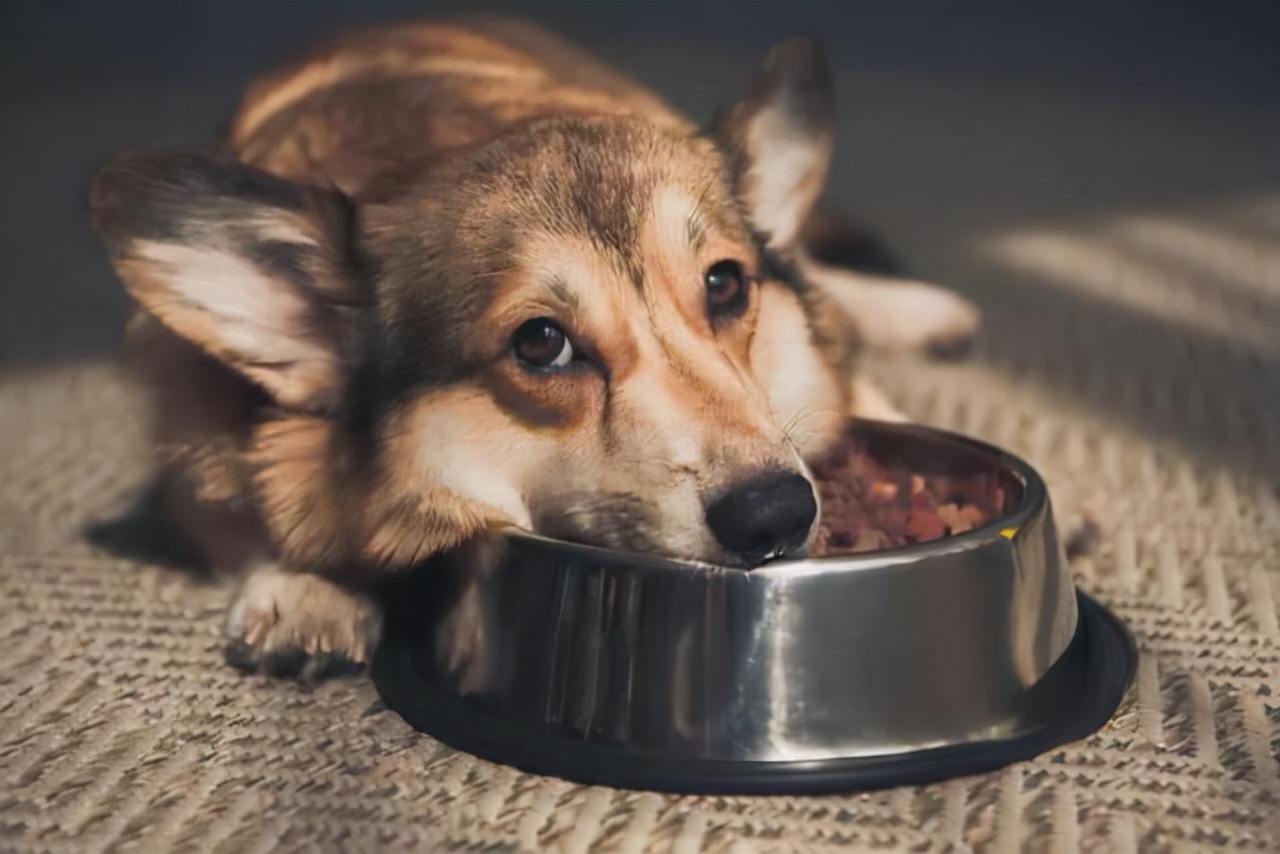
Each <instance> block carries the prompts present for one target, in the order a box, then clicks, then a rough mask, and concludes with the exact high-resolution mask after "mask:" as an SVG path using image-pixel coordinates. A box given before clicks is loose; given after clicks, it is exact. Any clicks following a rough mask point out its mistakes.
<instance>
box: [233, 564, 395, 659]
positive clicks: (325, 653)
mask: <svg viewBox="0 0 1280 854" xmlns="http://www.w3.org/2000/svg"><path fill="white" fill-rule="evenodd" d="M381 631H382V612H381V609H380V608H379V607H378V605H377V603H376V602H374V600H373V599H372V598H370V597H369V596H367V595H365V594H363V593H358V592H355V591H351V590H348V589H346V588H343V587H339V586H338V585H336V584H334V583H333V582H331V581H328V580H327V579H324V578H320V577H319V576H316V575H308V574H306V573H297V572H286V571H284V570H281V569H279V568H276V567H264V568H261V569H258V570H257V571H255V572H254V573H253V574H252V575H250V576H249V578H248V579H247V580H246V581H245V583H244V586H243V587H242V588H241V589H240V593H239V595H238V596H237V597H236V600H235V603H234V604H233V605H232V606H231V612H230V614H229V615H228V618H227V635H228V638H229V639H228V642H227V646H226V659H227V663H229V664H231V665H232V666H233V667H236V668H238V669H240V670H244V671H248V672H251V673H263V674H266V675H269V676H283V677H297V678H300V679H302V680H304V681H316V680H320V679H326V678H329V677H333V676H344V675H354V674H357V673H360V672H361V671H363V670H364V667H365V665H366V664H367V663H368V661H369V657H370V655H371V654H372V652H373V649H374V647H375V646H376V644H377V642H378V637H379V635H380V634H381Z"/></svg>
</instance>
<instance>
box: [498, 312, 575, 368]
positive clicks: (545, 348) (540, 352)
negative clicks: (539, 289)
mask: <svg viewBox="0 0 1280 854" xmlns="http://www.w3.org/2000/svg"><path fill="white" fill-rule="evenodd" d="M511 345H512V347H513V348H514V349H515V351H516V356H517V357H518V358H519V359H520V361H522V362H524V363H525V364H526V365H528V366H529V367H532V368H563V367H564V366H565V365H567V364H569V362H571V361H573V344H571V343H570V342H569V336H568V335H565V334H564V330H563V329H561V328H560V326H559V324H557V323H556V322H555V321H554V320H551V319H549V318H546V317H539V318H537V319H535V320H530V321H527V322H526V323H523V324H521V326H520V328H519V329H517V330H516V334H515V335H514V336H513V337H512V339H511Z"/></svg>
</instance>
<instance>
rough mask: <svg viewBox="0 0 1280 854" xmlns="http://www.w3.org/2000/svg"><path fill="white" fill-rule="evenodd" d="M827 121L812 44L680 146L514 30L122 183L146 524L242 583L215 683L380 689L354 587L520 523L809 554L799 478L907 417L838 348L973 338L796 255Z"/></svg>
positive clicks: (402, 46)
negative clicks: (303, 669)
mask: <svg viewBox="0 0 1280 854" xmlns="http://www.w3.org/2000/svg"><path fill="white" fill-rule="evenodd" d="M833 103H834V98H833V94H832V90H831V79H830V74H829V72H828V69H827V66H826V63H825V60H824V59H823V57H822V54H821V52H820V50H819V49H818V47H817V46H816V45H815V44H813V43H812V42H810V41H807V40H802V39H794V40H790V41H787V42H783V43H782V44H780V45H778V46H777V47H776V48H775V49H774V50H773V51H772V52H771V53H770V54H769V56H768V58H767V59H766V61H765V63H764V66H763V68H762V69H761V71H760V72H759V74H758V76H757V77H756V79H755V80H754V81H753V82H752V83H751V85H750V86H749V87H748V88H747V90H746V93H745V95H744V96H743V97H742V99H741V100H739V101H738V102H737V103H735V104H732V105H730V106H729V107H728V108H727V109H725V110H723V111H722V112H721V113H720V115H719V116H718V117H717V118H716V120H715V121H714V122H713V123H712V124H711V126H710V128H709V129H708V130H700V129H699V127H698V126H697V125H695V124H693V123H691V122H689V121H688V120H686V119H685V118H684V117H682V116H680V115H678V114H676V113H675V112H673V111H672V110H670V109H669V108H668V107H666V106H665V105H664V104H663V103H662V102H661V101H660V100H658V99H657V98H656V97H655V96H653V95H652V94H650V93H649V92H647V91H645V90H644V89H642V88H641V87H639V86H638V85H636V84H635V83H632V82H631V81H629V80H627V79H625V78H624V77H622V76H620V75H618V74H616V73H614V72H613V71H611V70H609V69H608V68H606V67H604V66H603V65H601V64H599V63H598V62H597V61H596V60H594V59H592V58H591V57H589V56H587V55H585V54H584V53H582V52H581V51H579V50H578V49H577V48H574V47H572V46H571V45H568V44H566V43H564V42H562V41H560V40H559V39H557V38H556V37H554V36H552V35H550V34H548V33H545V32H543V31H540V30H538V29H536V28H534V27H532V26H529V25H526V24H522V23H519V22H514V21H509V20H484V21H477V22H471V23H467V24H459V23H418V24H401V25H397V26H392V27H388V28H382V29H375V30H370V31H364V32H358V33H355V34H352V35H350V36H347V37H345V38H341V39H339V40H337V41H335V42H333V43H332V44H329V45H327V46H325V47H323V48H322V49H320V50H318V51H316V52H315V53H313V54H312V55H310V56H308V57H306V58H304V59H303V60H302V61H300V62H297V63H295V64H293V65H290V66H288V67H286V68H283V69H282V70H280V71H278V72H276V73H274V74H271V75H268V76H266V77H265V78H263V79H261V80H259V81H258V82H257V83H255V84H254V85H253V86H252V87H251V89H250V90H249V92H248V95H247V97H246V99H245V101H244V104H243V106H242V108H241V110H240V112H239V114H238V116H237V117H236V119H235V121H234V124H233V128H232V131H231V133H230V138H229V140H227V142H226V145H225V146H224V147H223V148H222V149H220V150H218V151H214V152H207V153H194V152H193V153H173V152H138V151H135V152H127V153H124V154H121V155H120V156H118V157H116V158H115V159H113V160H112V161H111V162H110V163H109V164H108V165H107V166H106V167H105V168H104V169H103V170H102V171H101V172H100V173H99V175H98V176H97V178H96V179H95V181H94V183H93V187H92V189H91V194H90V206H91V210H92V217H93V222H94V225H95V227H96V229H97V230H98V232H99V234H100V235H101V237H102V240H103V241H104V244H105V246H106V248H107V251H108V253H109V254H110V257H111V260H112V262H113V264H114V266H115V269H116V271H117V272H118V274H119V276H120V278H121V279H122V280H123V282H124V284H125V286H126V287H127V289H128V291H129V293H130V294H131V295H132V296H133V297H134V299H135V300H136V301H137V303H138V309H137V311H136V313H135V315H134V317H133V318H132V320H131V321H130V323H129V325H128V329H127V332H126V345H127V353H128V355H129V358H130V361H131V363H132V364H133V365H134V366H135V367H136V369H137V370H138V372H139V373H140V375H141V376H142V377H143V379H144V380H145V381H146V382H147V383H148V385H149V387H150V388H151V390H152V392H153V394H154V399H155V404H156V407H155V431H156V432H155V437H156V443H157V446H158V447H159V448H160V450H161V452H162V459H163V461H164V465H163V466H162V468H161V471H160V477H161V482H162V488H163V489H164V491H165V496H166V501H167V506H168V511H169V513H170V514H171V515H172V516H173V518H174V519H175V520H176V521H177V522H178V523H179V524H180V525H181V526H182V527H183V529H184V530H185V531H186V533H187V534H188V535H189V536H190V537H191V538H192V539H193V541H194V542H195V543H196V544H197V545H198V546H199V547H200V548H201V550H202V558H203V559H204V560H205V561H206V562H207V563H209V564H211V565H213V566H215V567H217V568H219V569H222V570H227V571H239V572H244V573H246V576H245V580H244V582H243V585H242V587H241V588H240V591H239V593H238V594H237V598H236V600H235V602H234V604H233V605H232V607H231V610H230V617H229V621H228V632H229V635H230V638H231V642H232V644H231V648H232V649H233V650H236V656H235V657H236V660H237V662H238V663H239V664H241V665H243V666H246V667H249V668H262V669H267V670H271V669H278V668H279V666H280V661H281V660H284V659H287V660H289V661H295V662H297V661H304V660H306V659H307V657H308V656H310V657H311V660H312V661H318V660H325V661H328V660H337V659H342V660H350V661H354V662H357V663H359V662H363V661H365V660H367V657H368V655H369V653H370V651H371V648H372V645H373V644H374V643H375V642H376V639H377V637H378V631H379V620H380V617H379V609H378V605H377V603H376V602H375V601H374V599H373V598H372V597H371V596H370V595H369V593H368V589H369V585H370V584H372V583H373V582H375V581H377V580H378V579H379V578H384V577H386V575H387V574H388V573H393V572H396V571H397V570H401V569H404V568H406V567H410V566H413V565H416V564H420V563H421V562H423V561H424V560H425V559H427V558H429V557H432V556H434V555H439V554H441V553H444V552H450V551H453V550H459V549H467V548H474V547H476V544H477V543H482V542H484V541H485V539H486V537H487V536H488V535H489V534H491V533H493V532H496V531H500V530H501V529H503V528H505V527H507V526H517V527H520V528H525V529H531V530H534V531H537V532H542V533H545V534H550V535H555V536H560V537H564V538H570V539H576V540H579V541H583V542H587V543H592V544H596V545H601V546H606V547H615V548H623V549H632V550H643V551H652V552H657V553H662V554H668V555H676V556H681V557H686V558H691V559H701V560H705V561H712V562H717V563H721V564H737V565H750V564H752V563H756V562H759V561H760V560H761V559H764V558H766V557H768V556H770V555H773V554H791V553H796V552H797V551H799V550H801V549H803V546H804V543H805V541H806V540H807V538H808V537H809V536H811V534H812V532H813V530H814V529H815V526H816V520H815V511H816V505H815V500H816V499H815V498H814V497H813V492H812V489H811V486H810V481H811V476H810V474H809V470H808V468H807V466H806V461H809V460H812V459H813V458H814V457H815V456H816V455H818V454H821V453H822V452H823V451H824V449H826V448H827V447H828V446H829V445H831V443H832V442H833V441H834V440H835V438H836V437H837V436H838V434H839V433H840V430H841V427H842V425H843V424H844V423H845V421H846V419H847V418H848V417H849V416H851V415H852V416H861V417H869V418H876V419H897V418H900V417H901V416H900V415H899V413H898V412H897V411H896V410H895V409H894V408H893V407H892V406H891V405H890V404H889V403H888V401H887V399H886V398H885V397H884V396H883V395H882V394H880V393H879V392H878V391H877V390H876V389H875V388H873V387H872V386H871V385H869V384H868V383H866V382H865V381H864V380H862V379H861V378H860V377H859V376H858V375H857V373H856V372H855V356H856V354H857V352H858V350H859V348H860V347H861V346H864V345H865V346H872V347H917V346H925V345H931V344H947V343H951V342H955V341H957V340H961V339H966V338H968V337H969V336H971V335H972V334H973V333H974V330H975V328H976V325H977V322H978V319H977V313H976V311H975V310H974V308H973V307H972V306H971V305H970V304H968V303H967V302H966V301H964V300H962V299H961V298H959V297H957V296H955V295H953V294H951V293H949V292H947V291H944V290H941V289H939V288H936V287H933V286H930V285H925V284H921V283H916V282H904V281H897V280H894V281H889V280H881V279H877V278H874V277H871V276H868V275H865V274H861V273H857V272H855V271H853V270H851V269H845V268H838V267H834V266H829V265H826V264H823V263H819V262H818V261H817V260H815V256H814V253H813V252H811V251H810V249H809V247H807V245H806V242H807V240H808V239H809V236H810V235H811V234H813V233H815V230H816V229H818V228H819V227H824V226H826V225H829V220H822V219H819V215H818V214H816V213H815V205H816V203H817V200H818V196H819V194H820V191H821V188H822V186H823V182H824V179H825V176H826V172H827V166H828V161H829V159H830V158H831V154H832V150H833V145H834V140H833V135H832V109H833ZM779 490H781V491H779ZM779 496H783V497H782V498H779ZM717 507H718V508H720V510H719V516H717V515H716V512H717V511H716V510H715V508H717ZM726 508H727V509H726ZM779 514H781V515H779ZM291 669H296V668H291ZM313 669H314V668H313Z"/></svg>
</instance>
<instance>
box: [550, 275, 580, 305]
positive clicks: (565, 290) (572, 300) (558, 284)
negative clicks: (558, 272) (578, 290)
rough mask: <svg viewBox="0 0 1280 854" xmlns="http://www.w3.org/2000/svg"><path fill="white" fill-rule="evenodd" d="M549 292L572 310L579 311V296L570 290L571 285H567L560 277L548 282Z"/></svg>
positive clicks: (554, 277)
mask: <svg viewBox="0 0 1280 854" xmlns="http://www.w3.org/2000/svg"><path fill="white" fill-rule="evenodd" d="M547 290H549V291H551V294H552V295H553V296H554V297H555V298H556V299H558V300H560V301H561V302H562V303H564V304H565V305H567V306H568V307H569V308H570V309H571V310H573V311H577V309H578V305H579V303H578V295H577V294H575V293H574V292H573V291H571V290H570V289H569V285H568V284H566V283H565V280H564V279H562V278H560V277H559V276H553V277H552V278H551V280H550V281H549V282H547Z"/></svg>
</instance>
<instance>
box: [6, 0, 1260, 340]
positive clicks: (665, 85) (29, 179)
mask: <svg viewBox="0 0 1280 854" xmlns="http://www.w3.org/2000/svg"><path fill="white" fill-rule="evenodd" d="M457 5H458V4H453V3H430V2H416V3H405V2H385V0H382V1H379V2H359V3H357V2H328V3H315V2H288V3H286V2H236V3H225V2H194V3H190V2H169V3H162V2H156V3H150V2H148V3H142V2H135V3H118V2H84V3H59V2H40V3H37V2H23V3H17V2H4V3H3V4H2V5H0V86H2V87H3V90H2V91H0V96H2V103H3V109H2V110H0V186H3V188H4V191H3V193H0V204H2V205H3V208H0V222H2V223H3V230H2V232H0V364H4V365H10V366H15V365H16V366H22V365H31V364H34V363H42V362H50V361H63V360H68V359H76V358H81V357H84V356H88V355H92V354H98V353H102V352H106V351H109V350H110V348H112V347H113V346H114V344H115V341H116V339H117V336H118V329H119V325H120V321H121V319H122V317H123V314H124V311H125V301H124V299H123V297H122V294H121V292H120V289H119V287H118V286H117V285H116V284H115V283H114V281H113V279H112V277H111V275H110V273H109V271H108V269H107V267H106V265H105V262H104V260H103V257H102V254H101V252H100V251H99V249H98V247H97V245H96V242H95V240H94V237H93V235H92V234H91V232H90V230H89V228H88V224H87V221H86V217H85V210H84V202H83V196H84V190H85V187H86V185H87V182H88V180H89V178H90V177H91V175H92V174H93V172H94V170H95V168H96V167H97V166H98V165H99V164H100V163H101V162H102V161H103V160H104V158H106V157H107V156H109V155H110V154H111V153H112V152H114V151H116V150H118V149H120V148H123V147H126V146H130V145H138V144H151V145H156V144H171V145H173V144H198V143H201V142H203V141H204V140H206V139H207V138H208V137H209V136H210V135H212V134H214V133H216V132H217V130H218V128H219V126H220V124H221V123H222V122H224V121H225V120H226V119H227V118H228V116H229V114H230V112H231V111H232V110H233V108H234V106H235V103H236V100H237V98H238V96H239V93H240V92H241V90H242V88H243V87H244V85H245V84H246V83H247V82H248V81H249V80H250V78H251V77H252V76H253V75H254V74H255V73H257V72H259V71H261V70H263V69H265V68H267V67H269V66H270V65H271V64H272V63H274V62H277V61H279V60H280V59H281V58H284V57H286V56H288V55H289V53H290V52H292V51H295V50H298V49H300V48H302V47H304V46H305V45H306V44H308V43H309V42H310V41H312V40H313V39H315V38H317V37H319V36H322V35H323V34H325V33H328V32H331V31H333V30H335V29H339V28H341V27H343V26H346V25H350V24H354V23H359V22H368V21H375V20H386V19H393V18H403V17H411V16H426V15H429V14H432V13H434V12H435V11H437V10H439V11H440V12H447V11H449V10H451V9H453V8H455V7H456V6H457ZM486 5H487V7H489V8H518V9H519V10H520V11H521V12H522V13H523V14H526V15H529V16H531V17H534V18H536V19H538V20H541V21H543V22H545V23H547V24H550V25H551V26H553V27H555V28H557V29H559V30H561V31H562V32H564V33H566V34H568V35H570V36H572V37H574V38H575V39H577V40H579V41H581V42H583V43H585V44H587V45H589V46H591V47H592V48H594V49H595V50H596V51H597V52H598V53H600V54H601V55H602V56H603V57H605V58H606V59H609V60H612V61H613V62H615V63H616V64H618V65H620V66H622V67H623V68H625V69H628V70H630V71H632V72H633V73H634V74H635V75H636V76H638V77H639V78H640V79H642V80H644V81H645V82H647V83H649V84H650V85H652V86H653V87H654V88H656V89H657V90H658V91H660V92H661V93H663V94H664V95H666V96H668V97H669V98H670V99H671V100H672V101H673V102H674V103H675V104H676V105H677V106H679V107H681V108H683V109H685V110H687V111H689V112H690V113H691V114H692V115H694V116H707V115H709V114H710V112H711V111H712V109H713V108H714V107H715V105H716V104H717V103H718V101H719V100H721V99H723V98H727V97H730V96H732V94H733V93H734V92H735V91H736V87H737V86H739V85H740V84H741V82H742V81H743V80H745V77H746V75H747V74H748V73H749V72H750V70H751V67H752V65H753V63H755V62H756V61H758V59H759V57H760V56H761V55H762V54H763V52H764V51H765V50H766V49H767V47H768V45H769V43H770V42H771V41H773V40H775V39H777V38H781V37H783V36H786V35H790V34H793V33H813V34H817V35H819V36H820V37H821V38H823V40H824V41H825V43H826V45H827V48H828V51H829V53H830V55H831V58H832V62H833V64H834V65H835V67H836V70H837V78H838V85H839V88H840V96H841V109H842V118H841V128H840V130H841V135H840V142H839V145H840V149H839V152H840V153H839V157H838V163H837V165H836V168H835V171H834V174H833V176H832V183H831V194H832V195H833V196H834V197H835V198H837V199H838V200H839V201H841V202H842V203H844V204H846V205H847V206H850V207H854V208H856V209H857V211H858V212H859V213H860V214H861V215H863V216H864V217H866V218H869V219H871V220H872V221H873V222H875V223H876V224H878V225H879V226H881V227H882V228H883V229H884V230H885V231H887V232H888V233H889V235H890V236H891V237H892V239H893V241H894V242H895V243H896V244H897V245H898V246H899V247H900V248H901V249H902V250H903V253H904V254H905V255H906V257H907V260H908V262H909V263H910V264H911V266H912V267H914V268H915V270H917V271H918V272H920V273H921V274H923V275H927V276H930V277H933V278H936V279H940V280H947V279H948V278H949V275H948V274H949V272H950V270H951V269H952V267H953V266H954V265H955V264H956V263H958V258H959V253H961V252H962V251H963V248H964V247H965V246H966V245H968V243H969V242H970V241H972V240H973V239H974V238H975V237H978V236H981V235H982V234H984V233H986V232H989V231H991V230H993V229H997V228H1000V227H1003V226H1007V225H1010V224H1014V223H1025V222H1038V221H1046V220H1061V219H1064V218H1071V217H1076V216H1081V215H1087V214H1089V213H1090V212H1094V211H1099V210H1125V209H1129V208H1141V207H1151V206H1157V207H1158V206H1160V205H1162V204H1174V203H1177V204H1181V203H1185V202H1187V201H1188V200H1198V199H1206V200H1214V199H1219V198H1220V199H1223V200H1230V199H1232V198H1235V197H1246V196H1249V197H1252V196H1263V195H1266V194H1267V193H1269V192H1273V191H1280V154H1277V152H1280V49H1277V47H1276V46H1277V45H1278V44H1280V4H1276V3H1261V2H1256V3H1180V2H1162V3H1072V4H1068V3H1051V2H1046V3H1034V4H1028V3H1005V2H992V3H982V4H978V3H927V2H913V3H905V4H903V3H819V2H811V3H799V2H791V3H771V2H712V3H708V2H687V3H676V2H646V3H640V2H628V3H621V2H612V3H582V2H579V3H550V2H534V3H520V4H513V3H508V4H505V5H504V4H486ZM468 6H469V8H475V4H468ZM944 139H945V140H946V143H945V145H942V144H940V141H941V140H944ZM1174 140H1176V142H1172V141H1174Z"/></svg>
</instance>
